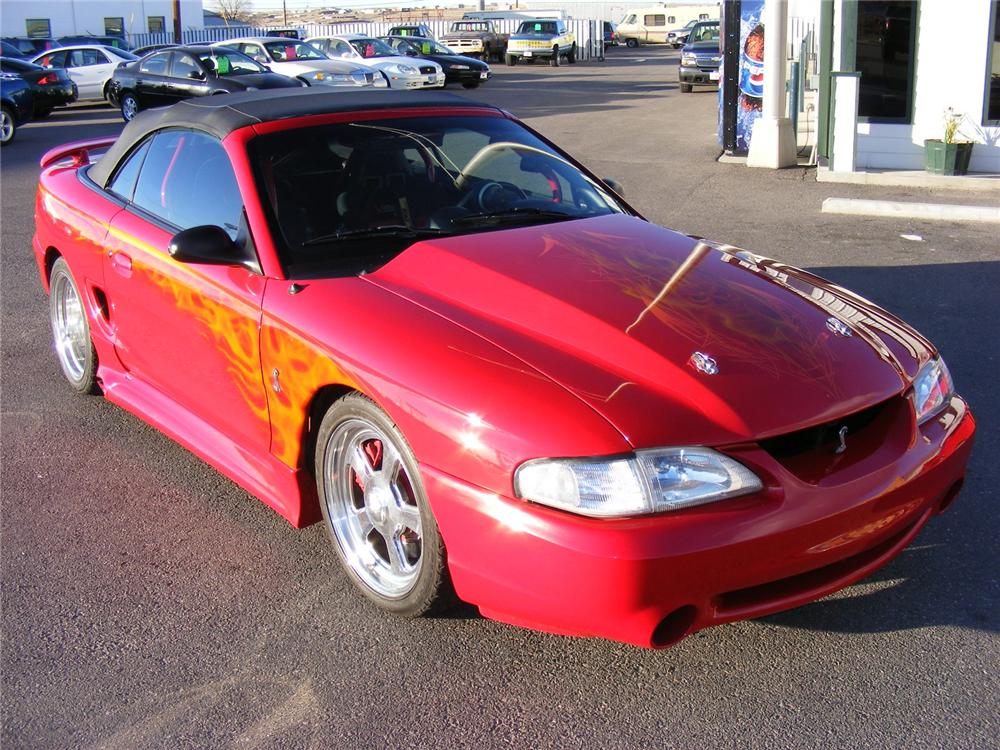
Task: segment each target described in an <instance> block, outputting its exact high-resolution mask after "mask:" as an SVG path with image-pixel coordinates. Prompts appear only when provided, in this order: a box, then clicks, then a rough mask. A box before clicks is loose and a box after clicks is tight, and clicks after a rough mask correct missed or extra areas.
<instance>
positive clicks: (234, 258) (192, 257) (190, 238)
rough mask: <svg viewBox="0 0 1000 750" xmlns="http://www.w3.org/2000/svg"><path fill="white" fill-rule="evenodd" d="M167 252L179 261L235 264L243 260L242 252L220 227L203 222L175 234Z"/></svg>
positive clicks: (223, 264)
mask: <svg viewBox="0 0 1000 750" xmlns="http://www.w3.org/2000/svg"><path fill="white" fill-rule="evenodd" d="M167 252H168V253H169V254H170V257H171V258H173V259H174V260H177V261H180V262H181V263H211V264H212V265H222V266H236V265H240V264H241V263H242V262H243V257H242V256H243V253H242V252H241V251H240V248H239V246H238V245H237V244H236V243H235V242H233V240H232V238H230V236H229V235H228V234H226V230H225V229H223V228H222V227H216V226H212V225H210V224H204V225H202V226H200V227H191V228H190V229H184V230H182V231H180V232H178V233H177V234H175V235H174V236H173V237H172V238H171V239H170V244H169V245H167Z"/></svg>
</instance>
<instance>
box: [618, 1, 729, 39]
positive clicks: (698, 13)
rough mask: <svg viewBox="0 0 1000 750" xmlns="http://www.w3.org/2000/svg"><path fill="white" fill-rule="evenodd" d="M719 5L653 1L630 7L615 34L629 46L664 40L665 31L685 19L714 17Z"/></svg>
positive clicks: (712, 18)
mask: <svg viewBox="0 0 1000 750" xmlns="http://www.w3.org/2000/svg"><path fill="white" fill-rule="evenodd" d="M718 18H719V6H718V5H715V4H711V5H709V4H705V3H700V4H692V5H669V6H664V5H654V6H650V7H649V8H633V9H632V10H629V11H628V12H627V13H625V16H624V17H623V18H622V21H621V23H619V24H618V38H619V40H620V42H621V43H624V44H626V45H628V46H629V47H638V46H639V45H640V44H665V43H666V41H667V33H668V32H670V31H675V30H676V29H677V28H678V27H680V26H683V25H684V24H686V23H687V22H688V21H716V20H718Z"/></svg>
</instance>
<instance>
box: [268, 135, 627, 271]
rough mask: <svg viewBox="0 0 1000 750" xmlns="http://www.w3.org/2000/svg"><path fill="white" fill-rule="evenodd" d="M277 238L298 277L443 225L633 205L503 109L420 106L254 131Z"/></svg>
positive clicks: (580, 214)
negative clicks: (402, 113) (414, 112)
mask: <svg viewBox="0 0 1000 750" xmlns="http://www.w3.org/2000/svg"><path fill="white" fill-rule="evenodd" d="M249 150H250V158H251V161H252V163H253V167H254V174H255V178H256V182H257V185H258V191H259V193H260V195H261V196H262V198H263V199H264V201H265V203H266V204H267V207H268V214H269V220H270V223H271V227H272V232H273V235H274V239H275V245H276V246H277V247H278V250H279V253H280V254H281V258H282V262H283V264H284V266H285V268H286V271H287V273H288V274H289V275H290V276H291V277H293V278H295V277H317V276H342V275H351V274H357V273H360V272H364V271H369V270H373V269H375V268H378V267H379V266H381V265H383V264H384V263H386V262H388V261H389V260H391V259H392V258H393V257H395V255H397V254H398V253H400V252H402V251H403V250H404V249H405V248H407V247H408V246H409V245H411V244H413V243H414V242H417V241H418V240H420V239H423V238H426V237H434V236H449V235H459V234H469V233H473V232H485V231H494V230H498V229H505V228H510V227H520V226H527V225H530V224H539V223H551V222H557V221H565V220H570V219H581V218H587V217H591V216H603V215H605V214H611V213H623V212H626V211H627V210H628V209H627V207H626V206H624V205H623V204H622V203H620V202H619V200H618V199H617V198H616V197H615V196H614V195H613V194H612V193H611V192H609V191H608V190H607V189H606V188H605V187H604V186H603V185H602V184H601V183H599V182H598V181H596V180H595V179H594V178H592V177H590V176H589V175H587V174H586V173H584V172H583V171H581V169H580V168H578V167H577V166H576V165H574V164H573V163H572V162H571V161H570V160H569V158H568V157H566V156H564V155H563V154H561V153H559V152H558V151H556V150H555V149H554V148H553V147H551V146H549V145H548V144H546V143H545V142H544V141H542V140H540V139H539V138H537V137H536V136H535V135H533V134H532V133H531V132H530V131H528V130H527V129H525V128H524V127H523V126H521V125H519V124H518V123H515V122H513V121H511V120H508V119H506V118H503V117H495V116H465V117H443V116H442V117H420V118H404V119H392V120H373V121H367V122H354V123H338V124H332V125H322V126H315V127H311V128H293V129H288V130H284V131H281V132H278V133H271V134H267V135H262V136H259V137H257V138H255V139H254V140H253V141H251V143H250V145H249Z"/></svg>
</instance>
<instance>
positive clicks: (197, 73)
mask: <svg viewBox="0 0 1000 750" xmlns="http://www.w3.org/2000/svg"><path fill="white" fill-rule="evenodd" d="M187 77H188V78H193V79H194V80H196V81H204V80H205V74H204V73H202V72H201V71H200V70H192V71H191V72H190V73H188V75H187Z"/></svg>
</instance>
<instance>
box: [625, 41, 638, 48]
mask: <svg viewBox="0 0 1000 750" xmlns="http://www.w3.org/2000/svg"><path fill="white" fill-rule="evenodd" d="M625 46H626V47H631V48H632V49H635V48H636V47H638V46H639V40H638V39H626V40H625Z"/></svg>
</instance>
